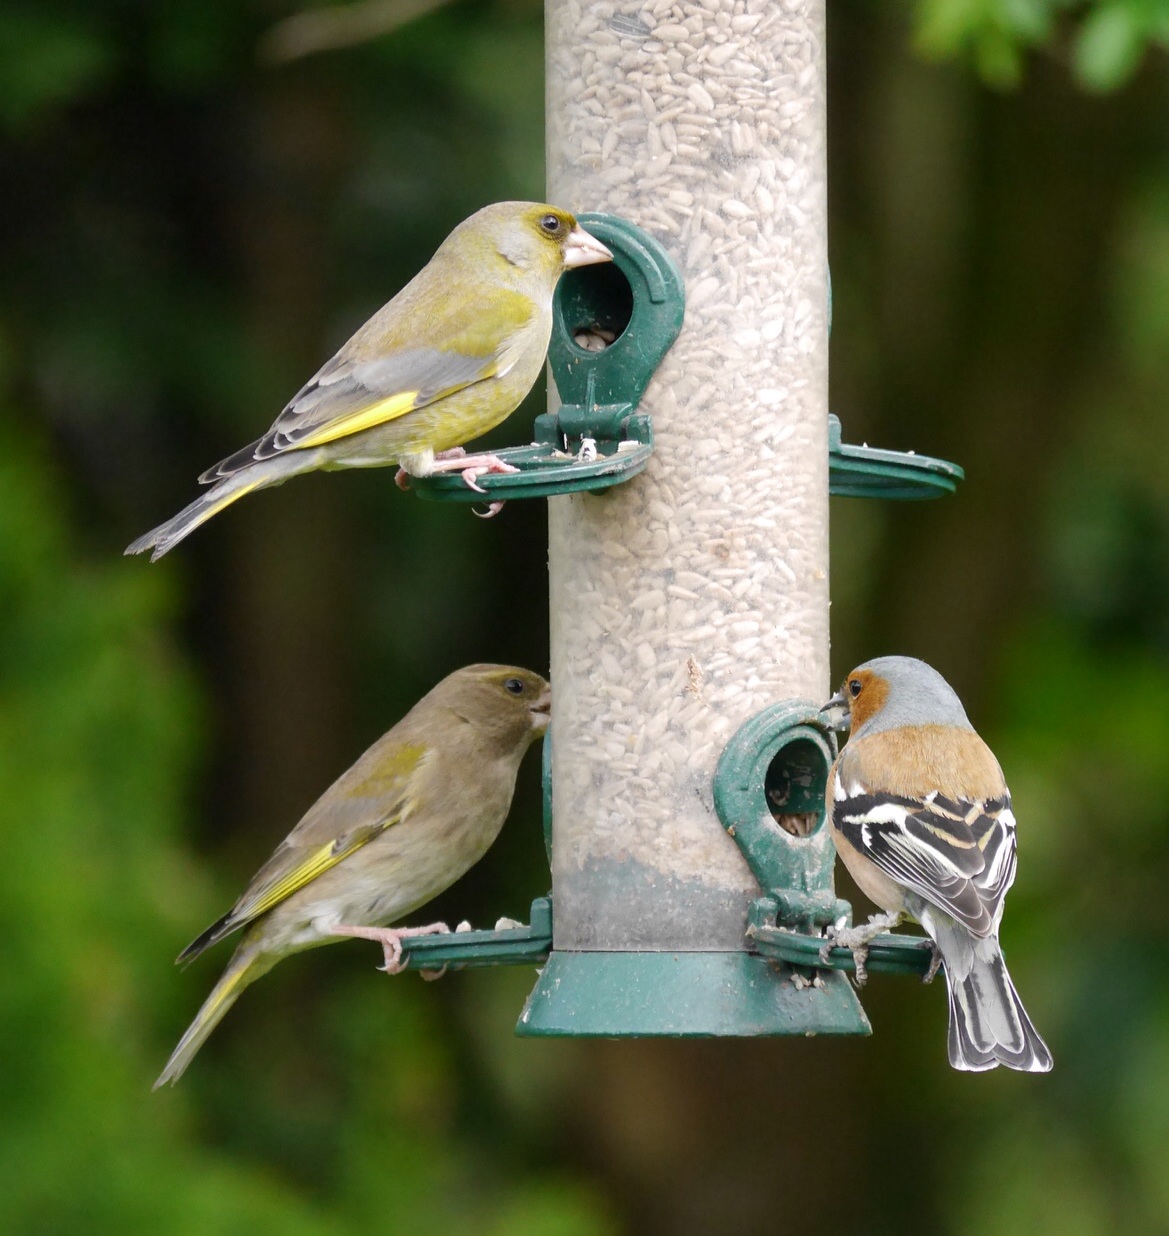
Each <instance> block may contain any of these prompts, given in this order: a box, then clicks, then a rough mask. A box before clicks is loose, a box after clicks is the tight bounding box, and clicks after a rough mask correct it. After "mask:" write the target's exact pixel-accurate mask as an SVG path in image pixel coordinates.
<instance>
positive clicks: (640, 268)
mask: <svg viewBox="0 0 1169 1236" xmlns="http://www.w3.org/2000/svg"><path fill="white" fill-rule="evenodd" d="M546 14H547V18H546V21H547V25H546V45H547V102H548V114H547V132H548V138H547V166H548V190H547V197H548V200H549V201H552V202H555V203H557V204H558V205H561V206H564V207H566V208H568V209H571V210H573V211H574V212H575V213H577V214H578V216H579V217H580V218H581V220H582V222H584V224H585V226H586V227H587V228H588V229H589V230H590V231H592V232H593V233H594V234H595V235H596V236H597V237H598V238H599V239H600V240H602V241H603V242H604V243H605V244H606V245H608V246H609V248H610V249H612V250H613V253H614V258H615V260H614V263H613V265H612V267H605V266H595V267H589V268H588V269H587V270H581V271H577V272H571V273H570V274H569V275H568V276H567V277H566V278H565V279H564V280H563V281H562V283H561V287H560V289H559V290H558V294H557V298H556V302H555V322H554V326H553V340H552V346H551V350H550V362H551V368H552V376H553V380H554V381H553V385H552V387H551V388H550V400H549V410H548V413H547V414H546V415H544V416H541V417H540V418H539V419H538V420H537V429H536V438H537V442H536V443H535V444H533V446H531V447H525V448H520V451H519V453H518V454H517V453H510V454H509V453H505V457H507V458H510V461H511V462H513V463H515V464H517V466H519V467H520V468H521V471H520V473H518V474H506V475H489V476H485V477H483V478H482V481H481V483H482V485H483V488H484V489H485V490H487V491H488V498H489V499H490V500H498V499H501V498H509V499H510V498H518V497H526V496H547V497H549V572H550V599H551V662H552V668H551V673H552V682H553V687H554V692H555V708H554V712H553V720H552V727H551V732H550V735H549V738H548V740H547V741H546V745H545V804H546V828H547V829H548V832H549V835H550V860H551V867H552V896H551V900H550V901H549V900H548V899H544V898H541V899H539V900H538V901H537V902H535V903H533V907H532V919H531V923H530V925H529V926H527V927H522V926H512V925H503V926H502V927H501V929H500V930H498V931H496V932H471V933H463V934H462V935H461V937H460V935H458V934H456V935H452V936H445V937H444V936H435V937H422V938H419V939H416V940H411V941H410V942H409V943H408V945H407V946H406V947H407V958H406V960H407V964H408V965H410V966H412V967H415V968H422V969H434V968H438V967H440V966H442V965H443V964H455V965H463V964H467V965H481V964H503V963H506V962H508V961H517V962H518V961H523V962H532V961H535V962H543V969H542V971H541V974H540V978H539V981H538V982H537V984H536V987H535V990H534V991H533V992H532V994H531V996H530V997H529V999H528V1002H527V1004H526V1006H525V1008H524V1010H523V1012H522V1015H521V1017H520V1021H519V1024H518V1026H517V1031H518V1032H519V1033H521V1034H533V1035H573V1034H587V1035H605V1036H629V1035H662V1034H664V1035H759V1034H827V1033H835V1034H856V1033H867V1032H868V1029H869V1025H868V1021H867V1019H866V1018H865V1014H864V1011H863V1010H862V1009H861V1007H860V1004H859V1002H858V1001H857V999H856V996H855V994H854V992H853V990H852V988H851V986H850V985H849V984H848V982H847V980H846V978H845V976H844V975H843V974H842V973H840V971H842V970H846V969H850V968H851V967H852V964H853V963H852V957H851V955H850V954H849V953H848V952H847V950H844V949H838V948H832V947H829V943H830V942H829V940H828V939H827V937H826V936H825V934H824V929H825V928H826V927H827V926H828V925H830V924H843V923H847V922H848V921H850V915H851V910H850V908H849V906H848V905H847V903H845V902H842V901H840V900H839V899H837V897H836V896H835V892H834V888H833V877H832V873H833V861H834V855H833V851H832V844H831V840H830V837H829V834H828V832H827V829H826V825H825V805H824V804H825V786H826V781H827V775H828V770H829V767H830V766H831V763H832V760H833V759H834V758H835V753H836V738H835V735H834V734H833V733H831V732H830V731H829V730H828V729H827V728H826V727H825V726H824V724H823V722H822V720H821V718H820V716H819V714H818V712H817V705H818V703H819V702H820V701H823V700H824V699H825V698H827V696H828V695H829V693H830V691H829V659H828V631H829V623H828V604H829V596H828V565H829V564H828V497H829V493H830V492H831V493H835V494H840V495H843V496H851V497H885V498H897V499H913V498H925V497H934V496H938V495H941V494H944V493H947V492H951V491H952V490H953V489H954V488H955V486H956V485H957V483H958V481H959V480H960V479H961V476H962V472H961V469H960V468H958V467H957V466H955V465H953V464H950V463H947V462H946V461H944V460H937V459H931V458H929V457H926V456H920V455H916V454H913V453H908V454H901V453H897V452H893V451H884V450H876V449H872V448H869V447H867V446H863V447H858V446H851V445H847V444H845V443H843V442H842V440H841V431H840V425H839V422H838V421H837V420H836V419H835V418H834V417H830V416H829V412H828V332H829V305H828V266H827V220H826V204H827V203H826V197H827V193H826V190H827V181H826V161H825V131H826V115H825V64H824V45H825V29H824V17H825V14H824V2H823V0H790V2H788V3H784V4H782V5H781V4H775V3H773V2H772V0H701V3H697V2H690V0H687V2H685V3H682V2H680V0H679V2H677V3H674V4H670V3H668V0H667V2H663V3H659V4H655V5H652V6H646V7H643V8H639V9H636V10H631V11H629V12H622V11H619V10H618V8H617V6H616V5H615V4H613V3H608V2H603V3H602V2H594V0H557V2H556V3H550V4H549V5H548V6H547V9H546ZM598 209H600V210H603V211H604V212H605V213H603V214H598V213H595V211H597V210H598ZM586 210H587V211H589V212H594V213H585V212H586ZM683 313H684V322H683ZM679 327H680V328H681V329H680V330H679ZM675 336H676V338H675ZM589 443H591V444H592V445H591V446H590V445H588V444H589ZM524 452H526V454H525V453H524ZM414 484H415V486H416V487H417V488H418V490H419V492H420V493H421V494H422V496H424V497H428V498H436V499H447V500H458V501H467V500H476V499H478V498H479V497H480V495H475V494H472V493H470V492H468V491H467V490H466V487H465V486H462V485H461V482H460V481H459V479H458V478H455V477H452V476H440V477H433V478H426V479H425V480H424V481H422V482H414ZM602 491H603V492H602ZM929 962H930V953H929V951H928V949H927V948H926V947H924V945H923V943H922V942H919V941H916V940H914V939H913V938H911V937H904V936H884V937H879V938H878V940H877V941H875V942H874V944H873V946H872V949H871V952H870V960H869V967H868V968H869V969H870V970H871V971H873V972H876V973H880V972H883V971H884V972H901V973H923V972H925V971H926V969H927V967H928V965H929Z"/></svg>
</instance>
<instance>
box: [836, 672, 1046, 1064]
mask: <svg viewBox="0 0 1169 1236" xmlns="http://www.w3.org/2000/svg"><path fill="white" fill-rule="evenodd" d="M822 711H823V712H824V713H825V714H827V715H828V716H829V718H830V721H831V722H832V723H834V725H835V728H838V729H848V730H849V739H848V744H847V745H846V746H845V748H844V750H843V751H842V752H841V753H840V755H839V757H838V758H837V760H836V762H835V764H833V766H832V770H831V772H830V773H829V777H828V790H827V798H828V803H827V809H828V818H829V822H830V827H831V830H832V838H833V840H834V841H835V843H836V850H837V853H838V854H839V855H840V857H841V859H842V860H843V861H844V865H845V866H846V867H847V868H848V870H849V872H850V873H851V875H852V877H853V879H854V880H855V881H856V882H857V885H858V886H859V887H860V889H861V891H862V892H863V893H864V894H865V895H866V896H867V897H869V898H871V899H872V900H873V901H874V902H876V904H877V905H878V906H880V907H881V908H882V909H883V910H885V911H886V913H885V914H883V915H878V916H875V917H874V918H872V919H870V920H869V923H868V924H866V925H865V926H864V927H860V928H856V929H853V930H852V931H839V932H837V933H835V936H834V940H835V942H836V943H840V944H843V945H845V947H849V948H863V947H864V946H865V945H867V943H868V942H869V941H870V940H871V939H872V938H873V937H874V936H875V935H876V934H877V933H878V932H880V931H883V930H885V929H886V928H888V927H892V926H896V924H897V923H899V922H901V921H902V920H903V919H906V918H910V919H914V920H916V921H917V922H919V923H920V924H921V925H922V927H924V928H925V930H926V931H927V932H928V933H929V936H930V938H931V939H932V940H933V942H934V947H935V950H936V951H935V957H936V958H940V961H941V964H942V965H943V966H944V968H945V972H946V985H947V987H948V989H949V996H950V1031H949V1053H950V1064H951V1065H952V1066H953V1067H954V1068H956V1069H965V1070H969V1071H973V1072H981V1071H983V1070H985V1069H993V1068H995V1067H996V1066H997V1065H999V1064H1005V1065H1007V1066H1008V1067H1009V1068H1012V1069H1020V1070H1023V1071H1026V1072H1030V1073H1045V1072H1047V1071H1048V1070H1049V1069H1050V1068H1051V1064H1052V1061H1051V1053H1050V1051H1048V1049H1047V1045H1046V1044H1045V1043H1044V1041H1043V1040H1042V1039H1041V1038H1040V1037H1039V1035H1038V1033H1037V1032H1036V1030H1035V1027H1034V1026H1033V1025H1032V1024H1031V1019H1030V1018H1029V1017H1028V1016H1027V1013H1026V1011H1025V1010H1024V1008H1023V1005H1022V1003H1021V1001H1020V1000H1019V997H1018V995H1017V994H1016V992H1015V988H1014V985H1013V984H1012V982H1011V978H1010V975H1009V974H1008V973H1007V968H1006V965H1005V963H1004V961H1003V955H1002V950H1001V949H1000V947H999V939H998V935H999V923H1000V922H1001V920H1002V915H1003V903H1004V900H1005V898H1006V895H1007V890H1008V889H1009V888H1010V887H1011V883H1012V882H1013V880H1014V878H1015V846H1016V841H1015V817H1014V815H1013V814H1012V812H1011V795H1010V791H1009V790H1008V789H1007V786H1006V782H1005V781H1004V780H1003V773H1002V769H1001V768H1000V767H999V764H998V761H997V760H996V759H995V757H994V755H993V753H992V752H991V750H990V748H989V747H988V746H987V745H986V743H984V742H983V741H982V739H981V738H979V736H978V735H977V734H976V733H975V731H974V727H973V726H972V725H971V724H970V721H969V720H968V719H967V716H966V712H965V710H964V709H963V707H962V702H961V700H959V699H958V696H957V695H955V693H954V691H953V690H952V688H951V687H950V685H949V684H948V683H947V682H946V680H945V679H944V678H943V677H942V676H941V674H939V673H938V672H937V670H935V669H932V668H931V667H930V666H928V665H926V664H925V662H924V661H918V660H915V659H914V658H913V657H878V658H877V659H876V660H874V661H867V662H866V663H865V664H864V665H861V666H859V667H858V668H857V669H855V670H853V671H852V673H851V674H849V675H848V677H847V678H846V679H845V681H844V686H843V687H842V688H841V690H840V692H839V693H838V694H837V695H835V696H833V698H832V699H831V700H829V701H828V703H827V704H825V705H824V708H823V710H822Z"/></svg>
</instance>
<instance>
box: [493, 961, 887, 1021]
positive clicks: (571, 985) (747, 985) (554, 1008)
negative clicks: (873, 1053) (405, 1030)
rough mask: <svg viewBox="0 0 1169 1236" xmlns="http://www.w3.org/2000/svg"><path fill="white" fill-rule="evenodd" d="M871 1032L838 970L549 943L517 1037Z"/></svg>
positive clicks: (525, 1007)
mask: <svg viewBox="0 0 1169 1236" xmlns="http://www.w3.org/2000/svg"><path fill="white" fill-rule="evenodd" d="M813 974H815V976H816V977H815V981H814V982H813V981H812V976H813ZM871 1033H872V1027H871V1026H870V1025H869V1019H868V1018H867V1017H866V1016H865V1012H864V1009H862V1008H861V1006H860V1001H859V1000H858V999H857V998H856V995H855V993H854V992H853V990H852V987H851V986H850V985H849V983H848V980H847V979H846V978H845V976H844V975H843V974H840V973H836V972H830V971H824V970H821V971H816V972H813V971H799V970H795V969H793V968H792V967H790V966H787V965H782V964H776V963H773V962H769V961H767V960H765V959H764V958H762V957H758V956H753V955H752V954H750V953H744V952H734V953H650V952H643V953H610V952H591V953H583V952H566V951H554V952H552V953H551V954H550V955H549V957H548V961H547V964H546V965H545V966H544V968H543V970H542V971H541V973H540V979H539V982H537V984H536V986H535V989H534V990H533V991H532V994H531V995H530V996H529V997H528V1001H527V1003H526V1004H525V1005H524V1011H523V1013H522V1014H521V1015H520V1019H519V1022H518V1023H517V1024H516V1034H519V1035H525V1036H527V1035H531V1036H544V1035H547V1036H561V1035H571V1036H582V1037H590V1038H635V1037H667V1038H719V1037H724V1038H746V1037H752V1036H757V1035H808V1036H810V1035H816V1034H871Z"/></svg>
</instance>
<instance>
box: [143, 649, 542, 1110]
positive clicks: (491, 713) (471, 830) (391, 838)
mask: <svg viewBox="0 0 1169 1236" xmlns="http://www.w3.org/2000/svg"><path fill="white" fill-rule="evenodd" d="M551 698H552V697H551V689H550V688H549V686H548V683H547V682H546V681H545V680H544V679H543V678H541V677H540V675H539V674H534V673H532V672H531V671H530V670H525V669H518V668H516V667H515V666H510V665H469V666H467V667H466V668H465V669H461V670H457V671H456V672H455V673H453V674H450V675H449V676H448V677H446V678H444V679H443V680H442V682H440V683H439V684H438V686H436V687H435V688H434V689H433V690H432V691H431V692H430V693H429V694H427V695H425V696H423V698H422V699H421V700H419V702H418V703H417V704H415V705H414V707H413V708H412V709H411V710H410V711H409V712H408V713H407V714H406V715H405V716H404V717H403V718H402V720H401V721H399V722H398V724H397V725H395V726H394V728H393V729H392V730H390V732H389V733H388V734H386V735H384V736H383V737H382V738H380V739H378V741H377V742H376V743H374V745H373V746H372V747H370V749H369V750H368V751H367V752H366V753H365V754H364V755H363V756H362V757H361V759H359V760H358V761H357V763H356V764H354V765H353V767H352V768H350V769H349V771H348V772H346V773H344V774H343V775H342V776H341V777H339V778H338V779H337V780H336V781H335V782H334V783H333V784H332V785H331V786H330V787H329V789H328V790H326V791H325V793H324V794H323V795H322V796H321V797H320V798H319V799H318V800H317V802H316V803H314V804H313V806H312V807H311V808H310V810H309V811H308V813H307V814H306V815H305V816H304V818H303V819H302V820H301V821H300V823H299V824H297V826H296V827H295V828H294V829H293V830H292V832H291V833H289V834H288V836H287V837H286V838H285V839H284V841H283V842H281V844H280V846H279V847H278V848H277V850H276V852H275V853H274V854H273V855H272V857H271V858H270V859H269V860H268V861H267V862H266V863H265V864H264V866H263V867H261V868H260V870H259V871H258V872H257V873H256V875H255V877H254V878H253V880H252V882H251V883H250V884H249V885H248V887H247V890H246V891H245V892H244V894H243V896H242V897H241V898H240V899H239V900H238V901H237V902H236V903H235V905H234V906H232V908H231V910H230V911H229V912H228V913H227V914H225V915H224V916H223V917H222V918H221V919H220V920H219V921H218V922H216V923H213V924H212V925H211V926H210V927H208V928H207V930H206V931H205V932H203V934H202V935H201V936H199V938H198V939H197V940H195V941H194V942H193V943H192V944H190V945H189V946H188V947H187V948H186V949H184V950H183V952H182V953H181V954H180V955H179V961H181V962H182V961H189V960H191V959H192V958H194V957H197V956H198V955H199V954H200V953H201V952H203V950H204V949H206V948H208V947H210V946H211V945H212V944H215V943H216V942H218V941H219V940H221V939H223V937H224V936H226V935H228V934H230V933H231V932H233V931H235V930H236V929H237V928H239V927H246V928H247V930H246V931H245V932H244V935H243V938H242V939H241V940H240V943H239V947H238V948H237V949H236V951H235V955H234V956H233V957H232V959H231V961H230V962H228V965H227V969H226V970H225V971H224V973H223V976H222V977H221V978H220V980H219V982H218V983H216V985H215V987H214V989H213V990H212V992H211V994H210V995H209V996H208V997H207V999H206V1001H205V1002H204V1004H203V1007H202V1008H201V1009H200V1010H199V1012H198V1014H197V1015H196V1017H195V1020H194V1021H193V1022H192V1023H191V1025H190V1027H189V1028H188V1029H187V1032H186V1033H185V1034H184V1035H183V1037H182V1038H181V1039H180V1040H179V1044H178V1046H177V1047H176V1048H175V1050H174V1052H173V1053H172V1055H171V1058H170V1059H169V1060H168V1061H167V1064H166V1068H165V1069H163V1071H162V1075H161V1076H160V1077H159V1079H158V1081H157V1082H156V1083H155V1086H156V1087H158V1086H161V1085H162V1084H163V1083H164V1082H168V1081H169V1082H175V1081H177V1080H178V1079H179V1078H180V1077H181V1076H182V1074H183V1071H184V1070H185V1069H186V1067H187V1065H188V1064H190V1062H191V1058H192V1057H193V1056H194V1054H195V1053H196V1052H197V1051H198V1050H199V1048H200V1047H201V1046H202V1045H203V1042H204V1041H205V1040H206V1038H207V1036H208V1035H209V1034H210V1033H211V1031H212V1030H213V1029H214V1028H215V1026H216V1025H218V1023H219V1020H220V1018H222V1017H223V1015H224V1014H225V1013H226V1012H227V1010H228V1009H229V1008H231V1006H232V1005H233V1004H234V1003H235V1001H236V1000H237V999H238V998H239V995H240V993H241V992H242V991H243V989H244V988H245V987H247V986H248V984H249V983H252V982H254V981H255V980H256V979H258V978H259V977H260V976H261V975H262V974H266V973H267V972H268V971H269V970H270V969H271V968H272V967H273V966H274V965H275V964H276V963H277V962H278V961H280V960H281V959H282V958H284V957H287V956H289V955H290V954H291V953H298V952H300V951H301V950H303V949H308V948H315V947H317V946H318V945H321V944H330V943H332V942H334V941H336V940H338V939H339V938H340V937H342V936H346V935H349V936H361V937H364V938H368V939H375V940H378V941H379V942H380V943H381V944H383V946H384V948H385V957H386V967H385V968H386V970H387V971H389V972H390V973H391V974H394V973H397V972H398V971H399V970H400V969H401V966H400V959H401V954H402V944H401V941H402V939H403V938H406V937H409V936H411V935H418V934H421V933H424V932H431V931H443V930H446V928H445V926H444V925H443V924H441V923H434V924H431V925H429V926H427V927H414V928H399V929H397V930H394V929H392V928H389V927H387V926H386V925H387V924H390V923H394V922H396V921H398V920H399V919H401V918H402V917H403V916H404V915H407V914H409V913H411V912H412V911H414V910H416V909H418V907H419V906H422V905H424V904H425V903H426V902H428V901H430V900H431V898H433V897H436V896H437V895H438V894H439V893H441V892H442V891H443V890H444V889H446V888H449V887H450V885H452V884H453V883H454V882H455V881H456V880H457V879H458V878H459V877H460V876H461V875H463V874H464V872H466V871H467V870H468V869H469V868H470V867H472V866H473V865H474V864H475V863H477V862H478V861H479V859H480V858H482V857H483V855H484V854H485V853H486V852H487V850H488V848H489V847H490V845H491V843H492V842H493V841H494V840H495V838H496V837H497V836H498V834H499V830H500V828H501V827H502V825H503V821H504V819H505V817H506V816H507V813H508V809H509V808H510V806H511V800H512V793H513V791H514V790H515V782H516V773H517V771H518V770H519V766H520V761H521V760H522V759H523V756H524V752H525V751H527V749H528V747H529V746H530V745H531V744H532V742H534V741H535V739H536V738H538V737H539V736H540V735H541V734H543V732H544V731H545V729H547V726H548V718H549V714H550V708H551Z"/></svg>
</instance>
